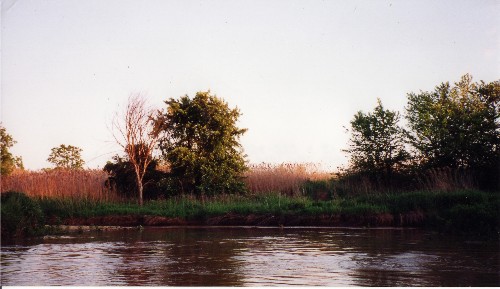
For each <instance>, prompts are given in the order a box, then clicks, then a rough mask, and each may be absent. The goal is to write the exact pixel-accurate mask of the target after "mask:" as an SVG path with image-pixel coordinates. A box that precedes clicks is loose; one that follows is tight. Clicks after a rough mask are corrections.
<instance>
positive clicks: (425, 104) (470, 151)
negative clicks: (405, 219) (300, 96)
mask: <svg viewBox="0 0 500 289" xmlns="http://www.w3.org/2000/svg"><path fill="white" fill-rule="evenodd" d="M407 97H408V103H407V105H406V106H405V111H404V113H403V114H401V113H399V112H398V111H392V110H389V109H386V108H384V106H383V104H382V101H381V100H380V99H378V101H377V105H376V106H375V108H374V110H373V111H370V112H367V113H365V112H362V111H359V112H357V113H356V114H355V115H354V118H353V119H352V121H351V122H350V128H349V129H348V130H347V131H348V132H349V133H350V140H349V144H348V148H347V149H345V150H343V151H344V152H345V153H347V154H348V155H349V165H348V167H347V168H346V169H343V170H341V172H340V174H339V177H340V180H342V179H356V178H358V179H359V178H365V179H368V180H369V181H370V182H372V183H374V184H376V186H377V187H378V188H385V189H390V188H402V187H405V188H410V189H411V188H412V186H413V183H412V182H413V180H414V179H415V176H416V175H418V174H421V173H425V172H426V171H429V170H432V169H437V168H450V169H454V170H464V171H467V172H469V173H470V174H472V175H474V178H475V179H476V181H477V184H478V185H479V186H480V187H482V188H485V189H494V190H498V189H499V188H500V184H499V181H498V180H499V179H500V178H499V175H500V151H499V146H500V121H499V116H500V111H499V109H500V108H499V102H500V81H498V80H497V81H493V82H491V83H485V82H483V81H480V82H473V81H472V76H470V75H468V74H466V75H464V76H462V77H461V79H460V80H459V81H458V82H457V83H454V84H453V85H450V83H448V82H445V83H441V84H440V85H438V86H436V87H435V89H434V90H433V91H420V92H418V93H413V92H412V93H409V94H408V95H407ZM165 105H166V107H164V108H163V109H161V110H155V109H152V108H151V107H149V106H148V105H147V102H146V100H145V99H144V98H143V97H142V96H141V95H132V96H131V97H130V98H129V100H128V105H127V107H126V108H125V111H123V112H121V113H117V114H116V116H115V119H114V121H113V125H112V128H113V135H114V137H115V140H116V142H117V143H118V144H119V145H120V146H121V147H122V149H123V152H124V154H123V155H115V156H114V157H113V158H112V160H111V161H108V162H107V163H106V165H105V166H104V170H105V171H107V172H108V173H109V174H110V179H109V181H108V185H109V186H113V187H115V188H116V189H117V190H118V191H119V192H121V193H122V194H124V195H126V196H128V197H135V196H137V197H138V199H139V202H140V203H141V204H142V199H143V198H144V196H145V197H146V198H155V197H159V196H164V197H167V196H170V195H175V194H180V193H182V194H194V195H198V196H205V195H213V194H218V193H235V192H245V191H246V188H245V185H244V182H243V175H244V172H245V171H246V170H247V166H246V161H245V157H246V156H245V155H244V153H243V149H242V146H241V144H240V137H241V136H242V135H243V134H244V133H245V131H246V129H243V128H239V127H238V126H237V121H238V118H239V116H240V115H241V113H240V111H239V110H238V109H237V108H231V107H229V105H228V104H227V103H226V102H225V101H224V100H223V99H221V98H219V97H217V96H215V95H213V94H211V93H210V91H207V92H198V93H197V94H196V95H195V96H194V97H192V98H190V97H189V96H187V95H185V96H182V97H180V98H178V99H174V98H170V99H168V100H167V101H165ZM403 118H404V119H405V120H406V122H407V126H406V127H404V126H403V125H401V121H402V119H403ZM1 132H2V142H1V145H2V147H1V149H2V162H1V168H2V171H1V173H2V175H4V174H8V173H10V172H11V171H12V169H13V168H14V167H15V166H16V164H17V165H18V166H20V167H22V160H21V159H20V158H19V157H14V156H12V154H10V152H9V150H8V149H9V148H10V147H12V145H13V144H14V141H13V139H12V137H11V136H10V135H8V134H7V133H6V131H5V128H3V127H1ZM155 151H156V152H157V153H154V152H155ZM80 153H81V149H79V148H77V147H74V146H65V145H61V146H60V147H58V148H53V149H52V152H51V155H50V156H49V159H48V160H49V161H50V162H52V163H53V164H54V165H55V167H56V168H65V169H78V168H81V167H82V166H83V161H82V160H81V155H80Z"/></svg>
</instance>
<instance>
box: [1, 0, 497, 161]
mask: <svg viewBox="0 0 500 289" xmlns="http://www.w3.org/2000/svg"><path fill="white" fill-rule="evenodd" d="M499 15H500V1H472V0H471V1H455V0H453V1H434V0H433V1H421V0H416V1H372V0H369V1H350V0H349V1H333V0H330V1H310V0H307V1H305V0H304V1H273V0H263V1H254V0H248V1H235V0H228V1H217V0H214V1H186V0H180V1H124V0H117V1H111V0H104V1H103V0H84V1H82V0H50V1H47V0H37V1H28V0H19V1H2V14H1V17H2V18H1V25H2V30H1V33H2V34H1V72H2V76H1V80H2V81H1V93H2V95H1V121H2V123H3V125H4V126H5V127H6V129H7V131H8V132H9V133H10V134H11V135H12V136H13V137H14V139H15V140H16V141H17V144H16V145H15V146H14V147H13V149H12V152H13V153H14V154H15V155H20V156H22V157H23V160H24V164H25V167H26V168H28V169H41V168H44V167H50V166H51V165H50V164H49V163H48V162H47V161H46V159H47V157H48V155H49V153H50V149H51V148H53V147H56V146H59V145H60V144H70V145H74V146H78V147H80V148H82V149H83V159H84V160H85V162H86V166H88V167H90V168H97V167H99V168H102V167H103V166H104V164H105V163H106V161H107V160H110V159H111V157H112V156H113V155H114V154H116V153H121V151H120V149H119V147H117V145H116V144H115V143H114V141H113V137H112V135H111V133H110V130H109V129H108V127H109V126H110V123H111V119H112V117H113V114H114V112H115V111H117V110H119V109H120V107H119V106H123V105H124V104H125V103H126V100H127V98H128V96H129V95H130V94H131V93H136V92H141V93H144V94H146V95H147V97H148V99H149V100H150V102H151V104H153V105H154V106H156V107H158V108H164V107H165V105H164V104H163V101H164V100H166V99H168V98H170V97H174V98H177V97H180V96H182V95H185V94H188V95H190V96H194V95H195V93H196V92H197V91H206V90H208V89H210V90H211V91H212V93H214V94H216V95H217V96H219V97H222V98H224V99H225V100H226V101H227V102H228V103H229V105H230V106H231V107H236V106H237V107H238V108H239V109H240V110H241V112H242V113H243V115H242V117H241V119H240V122H239V125H240V127H245V128H248V132H247V133H246V134H245V135H244V137H243V138H242V139H241V142H242V145H243V148H244V150H245V153H246V154H247V155H248V158H247V159H248V160H249V161H250V162H251V163H259V162H269V163H282V162H300V163H302V162H312V163H320V164H322V165H323V166H324V167H325V168H327V169H332V170H333V169H335V168H336V167H337V166H340V165H345V164H347V158H346V155H345V154H344V153H343V152H342V151H341V150H342V149H344V148H346V147H347V141H348V139H349V135H348V134H346V133H345V130H344V128H343V126H346V127H348V126H349V122H350V120H351V119H352V118H353V116H354V114H355V113H356V112H357V111H358V110H363V111H365V112H366V111H369V110H372V109H373V108H374V107H375V105H376V99H377V97H379V98H380V99H381V100H382V102H383V104H384V105H385V106H386V107H388V108H390V109H395V110H399V111H401V112H403V110H404V106H405V104H406V94H407V93H409V92H418V91H419V90H425V91H428V90H432V89H433V88H434V87H435V86H436V85H438V84H439V83H441V82H444V81H450V82H455V81H458V80H459V78H460V76H461V75H463V74H465V73H470V74H472V75H473V76H474V80H476V81H479V80H484V81H486V82H491V81H494V80H497V79H499V78H500V58H499V52H500V34H499V29H500V20H499V19H500V17H499Z"/></svg>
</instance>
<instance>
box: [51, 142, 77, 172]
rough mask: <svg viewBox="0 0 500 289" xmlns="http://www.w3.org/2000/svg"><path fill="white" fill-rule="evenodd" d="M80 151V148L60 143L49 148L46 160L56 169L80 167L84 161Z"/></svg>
mask: <svg viewBox="0 0 500 289" xmlns="http://www.w3.org/2000/svg"><path fill="white" fill-rule="evenodd" d="M81 153H82V149H81V148H79V147H75V146H72V145H64V144H61V145H60V146H58V147H55V148H52V149H51V152H50V155H49V157H48V158H47V161H49V162H50V163H52V164H53V165H54V166H55V167H56V168H57V169H82V168H83V165H84V163H85V162H84V161H83V159H82V156H81Z"/></svg>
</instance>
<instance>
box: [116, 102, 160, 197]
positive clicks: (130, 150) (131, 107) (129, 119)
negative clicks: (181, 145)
mask: <svg viewBox="0 0 500 289" xmlns="http://www.w3.org/2000/svg"><path fill="white" fill-rule="evenodd" d="M152 115H153V110H152V109H151V108H150V107H148V105H147V103H146V99H145V98H144V97H142V96H141V95H140V94H135V95H131V96H130V97H129V99H128V104H127V107H126V110H125V112H124V115H123V116H121V117H119V116H118V115H117V116H116V117H115V119H114V121H113V136H114V138H115V140H116V142H117V143H118V144H119V145H120V146H121V147H122V148H123V149H124V151H125V154H126V155H127V157H128V161H129V162H130V163H131V164H132V166H133V168H134V172H135V181H136V185H137V191H138V193H139V204H140V205H141V206H142V204H143V191H144V183H143V179H144V175H145V174H146V170H147V168H148V165H149V164H150V163H151V161H152V160H153V157H152V152H153V149H154V147H155V146H156V143H157V139H158V137H157V135H156V134H153V119H152Z"/></svg>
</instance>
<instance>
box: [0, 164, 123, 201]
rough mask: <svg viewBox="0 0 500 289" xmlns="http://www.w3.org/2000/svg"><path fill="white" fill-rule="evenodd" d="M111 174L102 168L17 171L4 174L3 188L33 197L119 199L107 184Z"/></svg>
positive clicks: (2, 178)
mask: <svg viewBox="0 0 500 289" xmlns="http://www.w3.org/2000/svg"><path fill="white" fill-rule="evenodd" d="M107 179H108V174H107V173H106V172H104V171H101V170H59V169H58V170H49V171H17V172H15V173H13V174H12V175H8V176H2V177H1V184H2V187H1V191H2V192H6V191H18V192H24V193H25V194H27V195H28V196H30V197H38V198H70V199H86V200H93V201H117V200H119V197H118V195H117V193H116V192H115V191H114V190H113V189H111V188H109V187H108V186H106V181H107Z"/></svg>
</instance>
